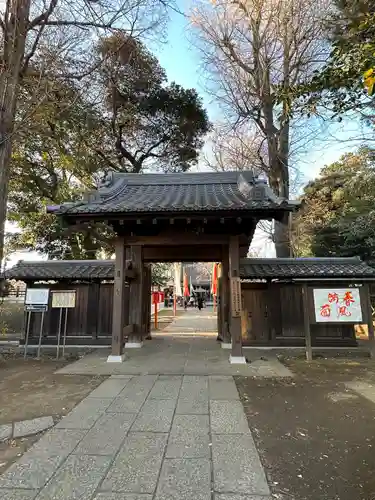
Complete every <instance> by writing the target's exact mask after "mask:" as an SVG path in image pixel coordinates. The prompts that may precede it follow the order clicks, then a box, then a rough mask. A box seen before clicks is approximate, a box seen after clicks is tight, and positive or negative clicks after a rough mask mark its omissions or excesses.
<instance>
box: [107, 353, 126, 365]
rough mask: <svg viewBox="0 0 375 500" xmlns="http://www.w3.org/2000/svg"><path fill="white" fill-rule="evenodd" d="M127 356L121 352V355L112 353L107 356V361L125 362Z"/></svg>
mask: <svg viewBox="0 0 375 500" xmlns="http://www.w3.org/2000/svg"><path fill="white" fill-rule="evenodd" d="M125 358H126V355H125V354H121V356H115V355H113V354H110V355H109V356H108V358H107V363H123V362H124V361H125Z"/></svg>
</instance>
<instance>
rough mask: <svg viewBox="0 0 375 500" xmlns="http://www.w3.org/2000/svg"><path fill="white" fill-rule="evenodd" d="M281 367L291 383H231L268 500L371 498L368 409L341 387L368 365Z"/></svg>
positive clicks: (372, 412) (374, 410)
mask: <svg viewBox="0 0 375 500" xmlns="http://www.w3.org/2000/svg"><path fill="white" fill-rule="evenodd" d="M284 362H285V364H286V365H287V366H288V367H289V368H290V369H291V370H292V371H293V372H294V374H295V378H294V379H278V380H266V379H263V380H256V379H246V378H237V379H236V383H237V386H238V389H239V391H240V395H241V399H242V401H243V404H244V407H245V411H246V413H247V416H248V421H249V426H250V428H251V430H252V432H253V435H254V439H255V440H256V443H257V446H258V449H259V452H260V455H261V459H262V462H263V465H264V467H265V470H266V472H267V476H268V479H269V482H270V486H271V489H272V493H273V498H276V499H279V500H281V499H282V500H375V475H374V470H375V404H374V403H372V402H370V401H369V400H367V399H365V398H364V397H362V396H360V395H359V394H357V393H355V392H353V391H350V390H348V389H347V388H346V386H345V382H349V381H353V380H361V381H366V382H369V383H375V363H374V362H373V361H371V360H368V359H358V360H339V359H331V360H319V361H314V362H313V363H311V364H307V363H306V362H305V361H304V360H295V359H294V360H293V359H289V360H284Z"/></svg>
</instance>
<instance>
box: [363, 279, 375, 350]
mask: <svg viewBox="0 0 375 500" xmlns="http://www.w3.org/2000/svg"><path fill="white" fill-rule="evenodd" d="M364 292H365V297H366V304H365V307H366V317H367V328H368V341H369V348H370V356H371V357H372V358H375V335H374V323H373V319H372V306H371V295H370V286H369V285H364Z"/></svg>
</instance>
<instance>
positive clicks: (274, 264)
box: [240, 257, 375, 280]
mask: <svg viewBox="0 0 375 500" xmlns="http://www.w3.org/2000/svg"><path fill="white" fill-rule="evenodd" d="M240 274H241V278H242V279H283V278H284V279H288V278H294V279H304V278H306V279H314V278H315V279H317V278H322V279H327V278H331V279H334V278H341V279H342V278H368V279H374V280H375V269H374V268H372V267H370V266H368V265H367V264H366V263H365V262H362V261H361V260H360V259H359V258H357V257H351V258H296V259H292V258H290V259H242V260H241V267H240Z"/></svg>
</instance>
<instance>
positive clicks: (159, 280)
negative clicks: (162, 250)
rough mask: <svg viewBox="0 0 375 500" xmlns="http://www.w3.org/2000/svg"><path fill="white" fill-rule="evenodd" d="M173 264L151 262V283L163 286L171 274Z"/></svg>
mask: <svg viewBox="0 0 375 500" xmlns="http://www.w3.org/2000/svg"><path fill="white" fill-rule="evenodd" d="M172 266H173V264H168V263H162V262H159V263H158V264H153V265H152V268H151V272H152V284H153V285H160V286H161V287H163V286H165V285H166V284H167V283H168V281H169V280H170V279H171V276H172V269H173V267H172Z"/></svg>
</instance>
